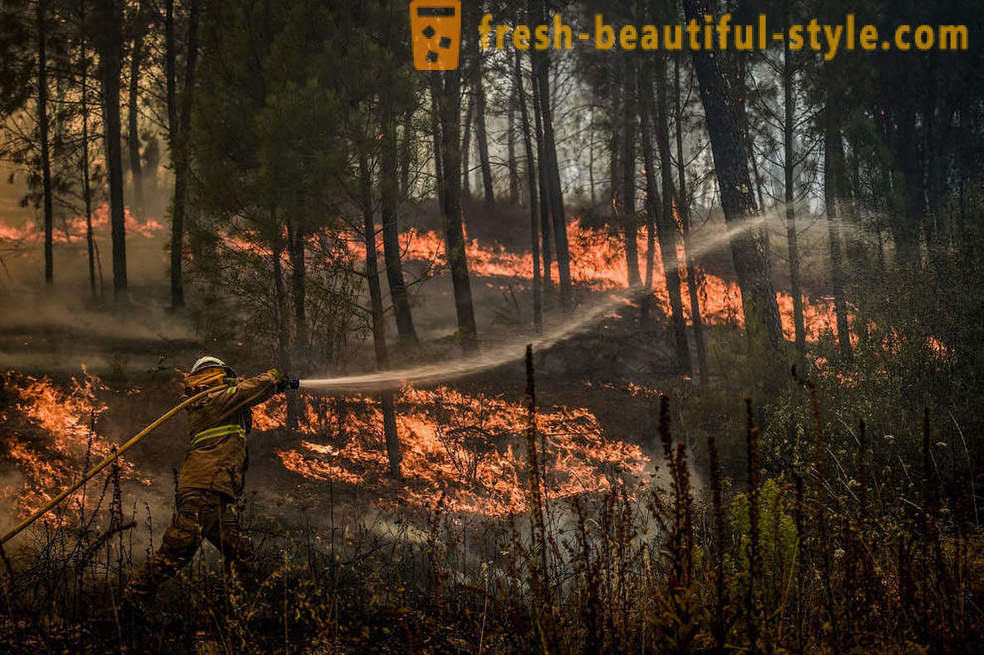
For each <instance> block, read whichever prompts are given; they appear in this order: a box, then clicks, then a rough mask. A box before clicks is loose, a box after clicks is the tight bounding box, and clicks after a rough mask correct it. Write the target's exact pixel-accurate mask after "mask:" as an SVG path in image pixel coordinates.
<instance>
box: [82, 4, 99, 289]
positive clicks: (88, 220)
mask: <svg viewBox="0 0 984 655" xmlns="http://www.w3.org/2000/svg"><path fill="white" fill-rule="evenodd" d="M88 1H89V0H79V22H80V23H82V24H83V25H84V24H85V5H86V2H88ZM79 50H80V55H79V56H80V57H81V62H82V63H81V69H82V71H81V77H82V81H81V99H80V112H81V115H82V202H83V203H85V246H86V253H87V254H88V256H89V294H90V296H91V298H92V299H93V300H95V298H96V261H95V259H96V258H95V252H94V248H93V245H94V244H93V234H92V185H91V184H90V180H89V59H88V55H87V53H86V43H85V31H84V30H83V31H82V38H81V42H80V44H79Z"/></svg>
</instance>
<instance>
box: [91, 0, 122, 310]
mask: <svg viewBox="0 0 984 655" xmlns="http://www.w3.org/2000/svg"><path fill="white" fill-rule="evenodd" d="M96 11H97V14H96V19H97V25H98V29H97V32H96V33H97V35H98V36H97V38H96V49H97V51H98V52H99V76H100V85H101V87H102V106H103V138H104V140H105V142H106V169H107V172H108V177H109V216H110V233H111V238H112V243H113V294H114V298H115V299H116V301H117V302H126V301H127V300H128V299H127V276H126V224H125V214H124V211H125V208H124V206H123V157H122V142H121V136H120V132H121V126H120V71H121V70H122V66H123V56H122V43H123V29H122V22H123V8H122V6H121V4H120V2H119V0H98V2H97V3H96Z"/></svg>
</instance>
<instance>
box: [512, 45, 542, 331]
mask: <svg viewBox="0 0 984 655" xmlns="http://www.w3.org/2000/svg"><path fill="white" fill-rule="evenodd" d="M514 61H515V64H514V70H515V75H514V84H515V88H516V94H517V97H516V100H517V102H518V104H519V112H520V120H521V122H522V130H523V148H524V149H525V151H526V176H527V183H528V184H529V187H530V238H531V243H532V250H533V326H534V328H535V329H536V333H537V334H540V333H541V332H543V291H542V289H541V280H540V230H539V223H538V221H539V215H538V211H539V208H538V207H537V205H538V198H537V192H536V184H537V182H536V170H535V168H534V166H535V164H534V162H533V139H532V138H531V137H530V119H529V112H528V111H527V109H526V90H525V89H524V88H523V71H522V67H521V66H520V57H519V51H518V50H517V51H516V55H515V60H514ZM510 115H511V114H510ZM513 163H515V161H514V162H513Z"/></svg>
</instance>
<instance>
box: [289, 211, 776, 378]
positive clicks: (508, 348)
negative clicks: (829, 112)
mask: <svg viewBox="0 0 984 655" xmlns="http://www.w3.org/2000/svg"><path fill="white" fill-rule="evenodd" d="M779 211H780V209H779V208H776V209H773V210H770V211H769V212H767V213H765V214H761V215H758V216H753V217H750V218H747V219H745V220H743V221H740V222H735V223H732V224H730V225H729V226H728V227H727V229H726V230H724V231H723V232H720V233H718V234H716V235H714V236H711V237H708V238H705V239H701V240H692V241H691V242H690V243H688V244H687V245H688V252H689V254H690V255H691V256H694V257H700V256H703V255H705V254H707V253H709V252H711V251H713V250H715V249H717V248H720V247H721V246H723V245H725V244H727V243H728V242H729V241H730V240H731V239H732V238H734V237H736V236H738V235H741V234H744V233H746V232H750V231H753V230H757V229H759V228H761V227H762V226H763V225H765V224H766V223H767V222H768V221H769V220H773V219H775V220H778V217H777V212H779ZM671 261H672V260H671ZM664 265H665V264H664ZM649 293H651V290H648V289H645V288H642V287H635V288H632V289H629V290H628V291H627V293H626V294H624V295H621V296H619V297H614V296H609V297H608V299H607V300H605V301H602V302H599V303H595V304H594V305H592V306H590V307H587V308H582V309H581V311H580V312H579V316H578V317H577V318H576V319H573V320H570V319H569V320H566V321H565V322H563V323H561V324H560V325H558V326H556V327H554V328H553V329H551V330H550V331H548V332H547V333H546V334H543V335H538V336H536V337H535V338H533V339H532V340H530V339H529V338H522V339H513V340H510V341H506V342H503V343H499V344H497V345H496V347H495V349H494V350H491V351H489V352H485V353H482V354H478V355H472V356H468V357H463V358H460V359H457V360H454V361H450V362H447V361H445V362H439V363H433V364H424V365H420V366H414V367H410V368H403V369H396V370H390V371H379V372H376V373H366V374H361V375H345V376H339V377H333V378H322V379H305V380H301V388H302V389H305V390H308V391H316V392H322V393H334V392H342V391H348V392H370V391H380V390H384V389H391V388H394V387H399V386H403V385H407V384H412V385H422V384H433V383H436V382H444V381H448V380H453V379H455V378H461V377H465V376H468V375H473V374H476V373H481V372H484V371H488V370H490V369H493V368H497V367H499V366H502V365H504V364H509V363H511V362H515V361H518V360H520V359H522V358H523V356H524V353H525V346H526V344H532V346H533V348H534V349H535V350H546V349H548V348H551V347H553V346H555V345H556V344H558V343H560V342H562V341H566V340H567V339H570V338H572V337H574V336H576V335H578V334H580V333H582V332H584V331H586V330H588V329H590V328H591V327H593V326H594V325H596V324H597V323H598V322H599V321H600V320H601V319H603V318H605V317H606V316H608V315H610V314H611V313H612V312H613V311H614V310H615V309H616V308H618V307H620V306H624V305H625V303H626V301H627V300H628V301H632V300H636V299H639V298H642V297H644V296H645V295H647V294H649Z"/></svg>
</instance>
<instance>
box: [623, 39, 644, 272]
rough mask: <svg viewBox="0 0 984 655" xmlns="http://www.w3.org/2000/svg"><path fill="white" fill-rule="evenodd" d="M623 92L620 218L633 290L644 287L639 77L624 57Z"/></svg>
mask: <svg viewBox="0 0 984 655" xmlns="http://www.w3.org/2000/svg"><path fill="white" fill-rule="evenodd" d="M622 62H623V64H624V66H625V67H624V68H623V70H622V89H623V90H624V93H625V97H624V98H623V102H622V109H623V112H624V113H623V114H622V128H623V129H622V136H623V140H622V198H621V203H620V204H621V211H619V215H620V218H621V221H622V234H623V235H624V236H625V265H626V269H627V270H626V272H627V279H628V282H629V288H630V289H635V288H637V287H639V286H640V285H641V284H642V279H641V278H640V277H639V240H638V235H639V226H638V223H637V221H638V219H637V217H636V213H635V195H636V187H635V148H634V146H635V140H636V134H635V115H636V109H635V106H636V103H635V89H634V87H635V73H634V72H633V69H632V64H631V60H630V58H629V57H622Z"/></svg>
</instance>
